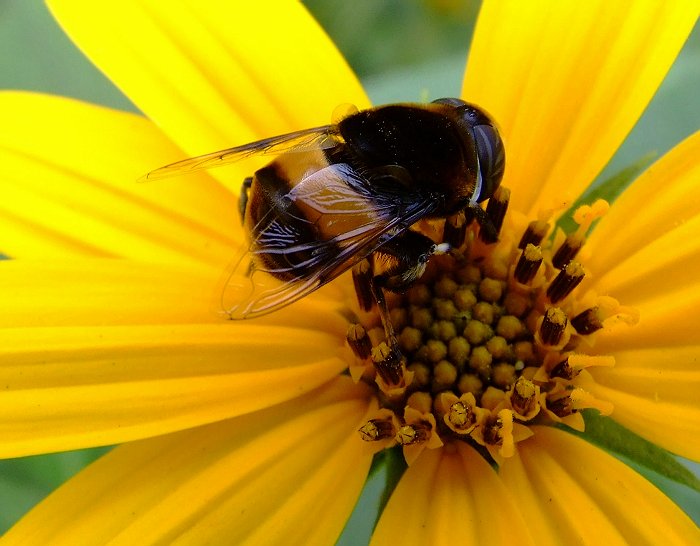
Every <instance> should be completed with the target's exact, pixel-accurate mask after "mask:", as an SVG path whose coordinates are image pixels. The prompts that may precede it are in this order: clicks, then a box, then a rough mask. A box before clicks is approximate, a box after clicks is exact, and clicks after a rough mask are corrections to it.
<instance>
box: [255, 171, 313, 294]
mask: <svg viewBox="0 0 700 546" xmlns="http://www.w3.org/2000/svg"><path fill="white" fill-rule="evenodd" d="M291 186H292V183H291V182H290V181H289V180H287V179H285V178H284V177H283V176H282V175H280V173H279V168H278V166H277V165H276V163H274V162H273V163H271V164H270V165H268V166H266V167H263V168H262V169H260V170H258V171H257V172H256V173H255V177H254V180H253V185H252V188H251V192H250V197H249V200H248V203H247V207H246V213H245V224H246V227H247V228H248V230H249V233H250V236H251V240H252V241H251V254H252V255H253V259H254V262H255V267H256V269H258V270H261V271H265V272H267V273H270V274H271V275H273V276H275V277H276V278H278V279H279V280H282V281H291V280H294V279H297V278H300V277H304V276H305V275H308V274H309V272H310V271H311V263H313V262H314V261H315V255H314V249H315V247H314V245H313V244H309V243H308V242H310V241H318V240H319V236H320V234H319V233H318V232H317V231H318V230H317V229H316V227H315V226H314V225H313V224H312V223H311V222H309V221H308V220H307V219H306V217H305V215H304V214H303V212H302V211H301V210H300V209H299V207H297V205H296V204H295V203H294V202H293V201H292V200H291V199H290V198H289V197H288V195H287V194H288V193H289V191H290V189H291Z"/></svg>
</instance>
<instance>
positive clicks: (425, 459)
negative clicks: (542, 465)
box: [372, 444, 536, 546]
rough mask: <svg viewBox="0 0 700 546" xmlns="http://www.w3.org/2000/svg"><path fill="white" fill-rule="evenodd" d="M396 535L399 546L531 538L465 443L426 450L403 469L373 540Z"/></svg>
mask: <svg viewBox="0 0 700 546" xmlns="http://www.w3.org/2000/svg"><path fill="white" fill-rule="evenodd" d="M397 537H401V539H400V543H401V544H402V546H404V545H405V546H412V545H416V546H418V545H420V546H422V545H425V544H431V545H436V546H437V545H446V546H447V545H451V544H455V543H459V544H465V545H467V544H474V545H482V544H493V545H498V544H502V545H504V546H505V545H508V544H511V545H512V544H523V545H525V544H535V543H536V542H535V541H533V539H532V535H530V533H529V531H528V528H527V526H526V524H525V520H523V519H522V518H521V517H520V511H519V510H518V507H517V506H516V505H515V503H514V502H513V499H512V497H511V496H510V494H509V492H508V490H507V489H506V488H505V487H504V486H503V483H501V480H500V479H499V477H498V475H497V474H496V473H495V472H494V470H493V469H492V468H491V467H489V465H488V463H486V461H485V460H484V459H483V458H482V457H481V456H480V455H479V454H478V453H477V452H476V451H475V450H474V449H472V448H471V447H468V446H466V445H464V444H457V448H456V449H455V446H454V445H452V446H451V447H450V448H443V449H436V450H425V451H424V452H423V453H422V454H421V456H420V457H419V458H418V460H417V461H416V462H415V463H414V464H413V465H411V466H410V467H409V468H408V470H406V473H405V474H404V476H403V477H402V478H401V481H400V482H399V484H398V486H397V487H396V489H395V490H394V492H393V493H392V495H391V498H390V500H389V503H388V504H387V506H386V509H385V510H384V513H383V514H382V517H381V519H380V520H379V524H378V525H377V529H376V531H375V533H374V536H373V537H372V544H373V545H377V546H379V545H384V544H392V543H394V542H396V540H397ZM456 537H458V538H456Z"/></svg>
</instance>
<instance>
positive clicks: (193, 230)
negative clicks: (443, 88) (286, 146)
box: [0, 0, 700, 545]
mask: <svg viewBox="0 0 700 546" xmlns="http://www.w3.org/2000/svg"><path fill="white" fill-rule="evenodd" d="M693 4H694V3H692V2H685V3H684V2H677V3H675V2H674V3H672V2H657V3H654V2H636V3H634V4H632V5H631V6H629V5H626V4H625V5H623V4H622V3H620V4H616V3H610V2H607V3H606V2H600V3H595V5H593V4H591V3H585V4H584V5H581V6H574V4H571V3H569V2H560V3H559V2H558V3H550V4H548V5H546V6H533V5H532V4H531V3H529V2H519V3H516V2H510V3H501V2H486V3H485V4H484V6H483V8H482V12H481V14H480V17H479V21H478V25H477V29H476V33H475V38H474V42H473V45H472V49H471V53H470V57H469V61H468V70H467V73H466V76H465V80H464V87H463V89H462V93H461V96H462V97H463V98H465V100H469V101H470V102H474V103H476V104H479V105H481V106H483V107H484V108H485V109H486V110H488V111H489V112H490V113H491V114H492V115H493V116H494V117H495V119H496V120H497V121H498V123H499V125H500V127H501V130H502V134H503V136H504V139H505V141H506V146H507V155H508V167H507V171H506V175H505V179H504V182H503V186H504V188H509V189H510V190H511V193H509V192H508V191H507V190H505V189H503V191H499V192H498V193H497V194H496V195H495V196H494V197H493V198H492V199H491V201H490V203H489V206H488V210H487V214H490V215H491V216H492V218H493V219H494V222H496V221H497V220H498V221H499V222H500V220H499V219H500V218H501V217H502V212H503V211H504V210H505V208H506V207H508V213H507V214H506V215H505V218H504V220H503V222H502V224H501V227H500V235H499V240H498V241H497V242H493V241H491V240H485V239H486V238H484V237H483V236H481V235H480V234H479V231H478V228H477V227H476V226H475V225H473V224H469V223H468V222H467V221H466V219H464V221H461V220H460V219H456V220H455V221H454V222H453V224H452V225H451V226H450V227H449V228H447V229H445V228H444V227H443V226H436V225H434V224H428V223H426V224H425V225H422V226H421V229H424V230H426V232H434V233H433V235H435V234H437V236H442V235H443V231H445V232H447V231H449V232H450V235H449V236H450V237H451V238H453V239H452V240H454V241H457V243H456V244H455V245H454V246H455V247H457V248H458V252H455V253H452V255H450V256H439V257H436V258H435V259H433V260H432V262H431V265H430V266H429V268H428V270H427V272H426V273H425V275H424V276H423V278H422V279H421V281H420V283H418V284H416V285H415V286H414V287H412V288H411V289H410V290H409V291H408V293H407V294H405V295H403V296H397V297H392V298H389V305H390V307H391V310H390V315H391V319H392V321H391V322H392V324H393V325H394V327H395V329H396V331H397V340H398V344H399V347H400V349H401V351H402V353H403V355H404V357H405V360H404V361H402V362H404V364H402V366H403V367H402V369H401V378H400V380H399V381H396V382H395V384H392V383H391V381H389V382H387V381H385V380H384V379H383V378H382V377H380V376H376V377H375V375H374V374H375V370H376V369H378V368H381V366H378V364H380V363H381V362H382V359H383V358H384V357H383V356H382V346H383V345H382V343H383V342H384V341H385V340H383V339H382V333H381V331H380V330H381V329H379V328H377V324H378V322H377V321H378V319H377V317H376V313H374V312H373V311H370V312H361V311H360V310H359V309H358V305H357V302H356V298H355V295H354V293H353V288H352V287H353V281H352V278H351V277H350V275H346V276H344V277H341V278H339V279H337V280H336V281H335V282H334V283H332V284H330V285H328V286H326V287H324V288H323V289H321V290H319V291H317V292H315V293H313V294H312V295H310V296H308V297H306V298H305V299H303V300H301V301H299V302H297V303H295V304H293V305H291V306H289V307H287V308H284V309H282V310H280V311H279V312H276V313H274V314H271V315H268V316H265V317H262V318H260V319H255V320H250V321H242V322H232V321H229V320H226V319H225V317H224V316H223V315H222V314H221V313H219V312H217V310H216V309H215V308H214V307H215V306H212V305H211V302H212V301H216V299H217V298H216V292H217V290H220V285H221V283H220V276H221V274H222V272H224V271H225V270H226V268H227V265H228V263H229V262H230V261H231V259H232V258H233V257H234V256H232V252H234V250H233V249H235V248H238V247H240V245H241V243H242V242H243V241H244V234H243V233H242V230H240V228H239V227H238V221H237V218H236V216H237V211H236V199H237V197H236V194H237V193H238V192H239V188H240V183H241V181H242V180H243V178H244V177H246V176H249V175H250V174H251V172H252V170H253V169H254V168H253V167H251V166H250V165H249V164H245V165H244V164H238V165H234V166H232V167H230V168H228V169H222V170H220V171H211V172H207V173H197V174H195V175H192V176H188V177H183V178H179V179H178V178H175V179H172V180H168V181H167V182H154V183H148V184H135V183H134V181H135V180H136V179H137V178H138V177H139V176H140V175H142V174H143V173H144V172H147V171H149V170H150V169H152V168H154V167H156V166H159V165H161V164H165V163H168V162H171V161H173V160H174V159H177V158H179V157H182V155H183V154H185V155H196V154H199V153H203V152H208V151H212V150H217V149H222V148H226V147H228V146H231V145H234V144H237V143H244V142H249V141H253V140H256V139H259V138H263V137H266V136H270V135H275V134H281V133H285V132H289V131H293V130H297V129H301V128H305V127H312V126H317V125H323V124H325V123H328V121H329V116H330V112H332V111H333V110H334V108H335V107H336V106H337V105H338V104H340V103H347V102H352V103H354V104H356V105H357V106H359V107H360V108H363V107H368V106H369V102H368V100H367V98H366V96H365V94H364V92H363V90H362V88H361V86H360V85H359V83H358V81H357V80H356V78H355V77H354V75H353V74H352V73H351V71H350V70H349V69H348V67H347V65H346V64H345V62H344V61H343V59H342V58H341V57H340V55H339V54H338V53H337V51H336V50H335V49H334V47H333V45H332V44H331V43H330V42H329V40H328V38H327V37H326V36H325V35H324V33H323V31H322V30H321V29H320V28H319V27H318V26H317V25H316V24H315V23H314V22H313V20H312V19H311V18H310V17H309V15H308V14H307V13H306V12H305V10H304V8H303V7H302V6H301V5H299V4H297V3H294V2H279V3H275V4H274V6H269V5H265V6H263V7H253V4H252V3H251V6H250V7H248V6H246V7H243V6H242V5H240V4H237V3H233V2H206V3H198V2H177V3H157V2H153V3H147V2H136V1H126V2H123V1H122V2H99V3H94V4H84V3H74V2H68V1H65V2H64V1H58V0H56V1H54V2H52V4H51V5H52V9H53V11H54V13H55V15H56V16H57V18H58V19H59V21H60V22H61V23H62V25H63V26H64V28H65V29H66V30H67V32H68V33H69V34H70V35H71V37H72V38H73V39H74V40H75V42H76V43H77V44H78V45H79V46H80V47H81V48H82V49H83V50H84V51H85V53H86V54H87V55H88V56H89V57H90V58H91V59H92V60H93V61H94V62H95V63H96V64H97V66H99V67H100V68H101V69H103V70H104V71H105V73H106V74H107V75H109V76H110V77H111V78H112V79H113V81H114V82H115V83H116V84H117V85H118V86H119V87H120V88H121V89H122V90H123V91H124V92H125V93H126V94H127V96H129V97H130V99H131V100H132V101H133V102H134V104H135V105H137V106H138V108H140V109H141V111H142V112H143V113H144V114H145V117H143V116H139V115H134V114H128V113H124V112H119V111H114V110H109V109H106V108H101V107H97V106H91V105H88V104H84V103H80V102H76V101H73V100H68V99H64V98H58V97H51V96H43V95H35V94H28V93H4V94H3V95H2V96H1V97H0V110H1V111H2V118H3V123H2V129H1V130H0V153H1V154H2V160H1V161H0V172H1V173H2V179H3V184H2V190H1V191H2V197H1V198H0V206H1V207H2V214H1V215H0V222H1V223H2V224H1V225H2V228H3V229H2V232H3V238H2V245H3V247H2V251H3V252H4V253H5V254H6V255H7V256H9V257H11V258H13V259H12V260H7V261H4V262H2V264H0V279H1V285H2V289H3V313H2V314H1V315H0V321H2V330H0V339H1V340H2V349H1V350H0V377H1V378H2V381H1V384H2V387H3V388H2V394H0V430H2V439H3V440H2V442H1V443H0V452H1V453H2V455H3V456H4V457H18V456H25V455H32V454H37V453H47V452H56V451H62V450H70V449H77V448H83V447H89V446H100V445H112V444H122V445H120V446H119V447H116V448H115V449H113V450H112V451H111V452H109V453H108V454H107V455H105V456H104V457H102V458H101V459H100V460H99V461H97V462H96V463H94V464H93V465H91V466H90V467H88V468H87V469H85V470H84V471H82V472H81V473H79V474H78V475H77V476H76V477H75V478H73V479H71V480H70V481H69V482H67V483H66V484H65V485H64V486H62V487H61V488H59V489H58V490H57V491H55V492H54V493H53V494H52V495H51V496H49V497H48V498H47V499H46V500H45V501H44V502H42V503H41V504H40V505H38V506H37V507H36V508H35V509H34V510H32V511H31V512H30V513H29V514H28V515H27V516H26V517H25V518H24V519H23V520H22V521H20V522H19V523H18V524H17V525H16V526H15V527H14V528H13V529H12V530H11V531H10V532H9V533H8V534H7V535H6V537H5V539H4V542H3V544H15V543H17V544H18V543H22V544H85V543H95V544H103V543H108V542H109V543H114V544H122V543H125V544H206V543H215V544H277V543H285V544H309V545H311V544H319V545H327V544H332V543H333V541H335V540H336V539H337V537H338V535H339V534H340V532H341V531H342V529H343V527H344V525H345V523H346V521H347V519H348V517H349V514H350V513H351V511H352V509H353V506H354V504H355V502H356V500H357V497H358V495H359V493H360V491H361V489H362V487H363V484H364V482H365V479H366V477H367V473H368V470H369V468H370V465H371V463H372V459H373V456H374V455H375V453H377V452H378V451H379V450H381V449H386V448H392V446H395V445H397V444H400V445H402V446H403V451H404V454H405V456H406V459H407V460H408V461H409V462H410V466H409V467H408V469H407V470H406V472H405V474H404V475H403V476H402V478H401V479H400V481H399V483H398V486H397V487H396V489H395V490H394V492H393V494H392V496H391V498H390V500H389V502H388V504H387V506H386V509H385V510H384V513H383V514H382V516H381V518H380V520H379V523H378V526H377V528H376V530H375V533H374V536H373V544H388V543H391V542H392V541H394V542H395V541H396V540H399V541H400V542H401V543H402V544H442V543H453V542H459V543H470V544H493V543H498V544H501V543H503V544H505V543H509V544H510V543H513V542H517V543H518V544H535V543H536V544H563V543H568V542H581V543H605V544H607V543H610V544H620V543H631V544H641V543H658V542H659V541H660V540H663V541H664V543H666V544H686V543H692V542H697V541H699V540H700V535H699V534H698V530H697V528H696V527H695V526H694V524H693V523H692V522H691V520H690V519H689V518H688V517H687V516H685V515H684V514H683V513H682V512H681V511H680V510H679V508H678V507H676V506H675V505H674V504H673V503H672V502H671V501H670V500H668V499H667V498H666V497H665V496H664V495H662V494H661V493H660V492H659V491H658V490H656V489H655V488H654V487H653V486H651V485H650V484H649V483H648V482H647V481H646V480H644V479H643V478H642V477H641V476H639V475H638V474H636V473H635V472H634V471H633V470H631V469H630V468H629V467H628V466H626V465H624V464H623V463H621V462H619V461H618V460H617V459H615V458H613V457H612V456H610V455H609V454H607V453H606V452H604V451H602V450H601V449H599V448H597V447H594V446H593V445H592V444H590V443H588V442H586V440H585V438H586V436H585V433H584V434H583V435H582V437H577V436H575V435H572V434H570V433H569V432H567V431H566V429H567V428H573V429H577V430H579V431H582V430H584V428H585V426H584V422H583V419H582V418H581V413H580V411H581V410H582V409H586V408H594V409H596V410H598V411H599V412H601V413H603V414H605V415H610V416H611V418H612V419H614V420H615V421H617V422H618V423H620V424H622V425H624V427H626V428H628V429H629V430H631V431H634V432H635V433H637V434H638V435H639V436H641V437H643V438H647V439H649V440H651V441H652V442H654V443H656V444H658V445H659V446H661V447H663V448H665V449H667V450H669V451H671V452H673V453H676V454H679V455H682V456H684V457H687V458H690V459H694V460H700V440H699V438H700V408H699V407H698V403H697V401H698V396H697V392H698V387H700V375H699V373H700V372H698V369H697V359H698V354H700V334H699V332H700V324H699V323H698V313H697V307H698V304H699V303H700V302H699V301H698V297H699V294H700V285H699V284H698V283H699V282H700V280H699V278H700V277H698V275H697V271H698V266H699V265H700V237H698V236H697V234H698V233H699V232H700V185H699V184H698V182H697V181H698V179H699V178H700V161H699V160H698V158H699V157H700V135H694V136H692V137H690V138H689V139H687V140H686V141H685V142H683V143H681V144H680V145H678V146H677V147H676V148H675V149H673V150H672V151H671V152H669V153H668V154H667V155H666V156H665V157H663V158H662V159H661V160H659V161H658V162H657V163H656V164H655V165H653V166H652V167H651V168H649V169H648V170H647V171H646V172H645V173H644V174H643V175H642V176H640V178H639V179H638V180H637V181H636V182H635V183H634V185H633V186H632V187H631V188H630V189H628V190H627V191H625V192H624V194H623V195H622V196H621V197H620V198H619V199H617V201H616V202H615V203H614V205H613V206H612V208H610V210H608V208H609V207H608V204H607V203H605V202H603V201H596V202H594V203H590V204H589V205H585V206H582V207H578V208H577V209H576V210H575V211H574V212H573V217H574V219H575V221H576V223H577V224H578V228H576V229H573V230H569V231H568V233H567V232H564V231H563V230H561V229H555V228H554V224H555V223H556V221H557V219H558V218H559V217H560V216H561V215H562V214H564V212H565V211H566V209H567V207H568V206H569V205H570V204H571V203H572V202H573V200H575V198H576V197H577V196H579V195H580V194H581V193H582V192H583V191H584V190H585V189H586V187H587V186H588V185H589V184H590V183H591V181H592V180H593V178H594V177H595V176H596V174H597V173H598V172H599V171H600V170H601V169H602V167H603V166H604V165H605V164H606V162H607V161H608V160H609V158H610V157H611V155H612V153H613V152H614V151H615V149H616V148H617V146H618V145H619V144H620V143H621V141H622V140H623V139H624V137H625V135H626V134H627V132H628V131H629V130H630V128H631V127H632V125H633V124H634V123H635V121H636V120H637V118H638V117H639V115H640V114H641V112H642V111H643V109H644V107H645V106H646V104H647V103H648V101H649V100H650V98H651V96H652V95H653V93H654V91H655V90H656V88H657V87H658V85H659V83H660V81H661V80H662V78H663V77H664V75H665V73H666V71H667V70H668V68H669V66H670V65H671V63H672V62H673V59H674V58H675V56H676V54H677V52H678V51H679V49H680V47H681V46H682V44H683V42H684V40H685V38H686V37H687V35H688V33H689V32H690V30H691V29H692V27H693V25H694V23H695V21H696V19H697V15H698V12H697V7H696V6H694V5H693ZM280 43H282V44H284V46H283V47H280ZM596 221H597V225H596V226H595V229H593V230H592V231H591V230H590V229H589V228H590V227H591V224H592V223H593V222H596ZM361 339H365V340H368V343H369V349H368V347H367V346H366V345H365V346H363V347H361V346H360V345H361V343H360V342H358V340H361ZM348 369H349V370H350V372H351V373H350V374H346V373H344V372H345V371H346V370H348ZM350 376H352V378H351V377H350ZM353 379H354V380H353ZM358 430H359V431H360V434H358V433H357V431H358Z"/></svg>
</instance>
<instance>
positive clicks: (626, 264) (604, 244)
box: [584, 133, 700, 305]
mask: <svg viewBox="0 0 700 546" xmlns="http://www.w3.org/2000/svg"><path fill="white" fill-rule="evenodd" d="M698 157H700V133H695V134H694V135H693V136H691V137H689V138H688V139H686V140H685V141H684V142H682V143H681V144H679V145H678V146H676V147H675V148H674V149H673V150H671V151H670V152H669V153H667V154H666V155H665V156H664V157H662V158H661V159H660V160H659V161H657V162H656V163H655V164H654V165H652V166H651V167H650V168H649V169H648V170H647V171H646V172H644V173H643V174H642V175H641V176H640V177H639V179H638V180H636V181H635V182H634V184H632V186H630V187H629V188H628V189H627V190H625V192H624V193H623V194H622V195H621V196H620V197H619V198H618V199H617V200H616V201H615V203H614V204H613V206H612V207H611V209H610V212H609V213H608V214H607V215H606V216H604V217H603V219H602V220H601V221H600V223H599V224H598V226H596V228H595V230H594V231H593V233H592V234H591V236H590V238H589V241H588V243H587V244H586V247H584V248H585V249H586V252H587V253H588V254H589V258H588V259H587V260H586V263H587V264H588V266H589V267H590V269H591V270H592V271H593V272H594V273H595V274H596V279H595V283H596V289H597V290H598V291H600V292H605V293H610V294H612V295H614V296H615V297H617V298H620V299H621V300H622V301H624V303H625V304H626V305H638V304H639V303H640V302H642V301H645V300H648V299H652V298H658V297H664V296H668V297H670V293H672V292H676V291H677V290H685V289H687V288H688V287H690V286H691V285H692V284H694V283H696V282H698V275H697V272H698V271H699V270H700V238H699V237H698V233H699V232H700V184H698V180H700V161H698ZM690 292H694V293H695V294H697V293H698V292H697V288H696V289H694V290H692V291H689V293H690Z"/></svg>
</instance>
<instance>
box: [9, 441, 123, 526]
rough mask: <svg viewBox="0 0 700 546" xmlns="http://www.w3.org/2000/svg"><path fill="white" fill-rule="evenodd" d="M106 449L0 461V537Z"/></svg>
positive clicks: (106, 449)
mask: <svg viewBox="0 0 700 546" xmlns="http://www.w3.org/2000/svg"><path fill="white" fill-rule="evenodd" d="M108 450H109V448H95V449H84V450H79V451H68V452H65V453H53V454H49V455H37V456H34V457H22V458H18V459H7V460H2V461H0V506H2V510H0V534H1V533H2V532H4V531H5V530H7V529H9V528H10V527H11V526H12V525H13V524H14V523H15V522H16V521H17V520H19V518H21V517H22V516H23V515H24V514H25V513H26V512H27V511H28V510H29V509H31V508H32V507H33V506H34V505H36V504H37V503H38V502H39V501H41V500H42V499H43V498H44V497H46V496H47V495H48V494H49V493H51V492H52V491H53V490H54V489H56V488H57V487H58V486H59V485H61V484H62V483H63V482H65V481H66V480H68V478H70V477H71V476H73V475H74V474H76V473H78V472H79V471H80V470H81V469H82V468H84V467H85V466H87V465H88V464H90V463H91V462H92V461H94V460H95V459H97V458H98V457H100V456H102V455H103V454H104V453H105V452H106V451H108Z"/></svg>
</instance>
